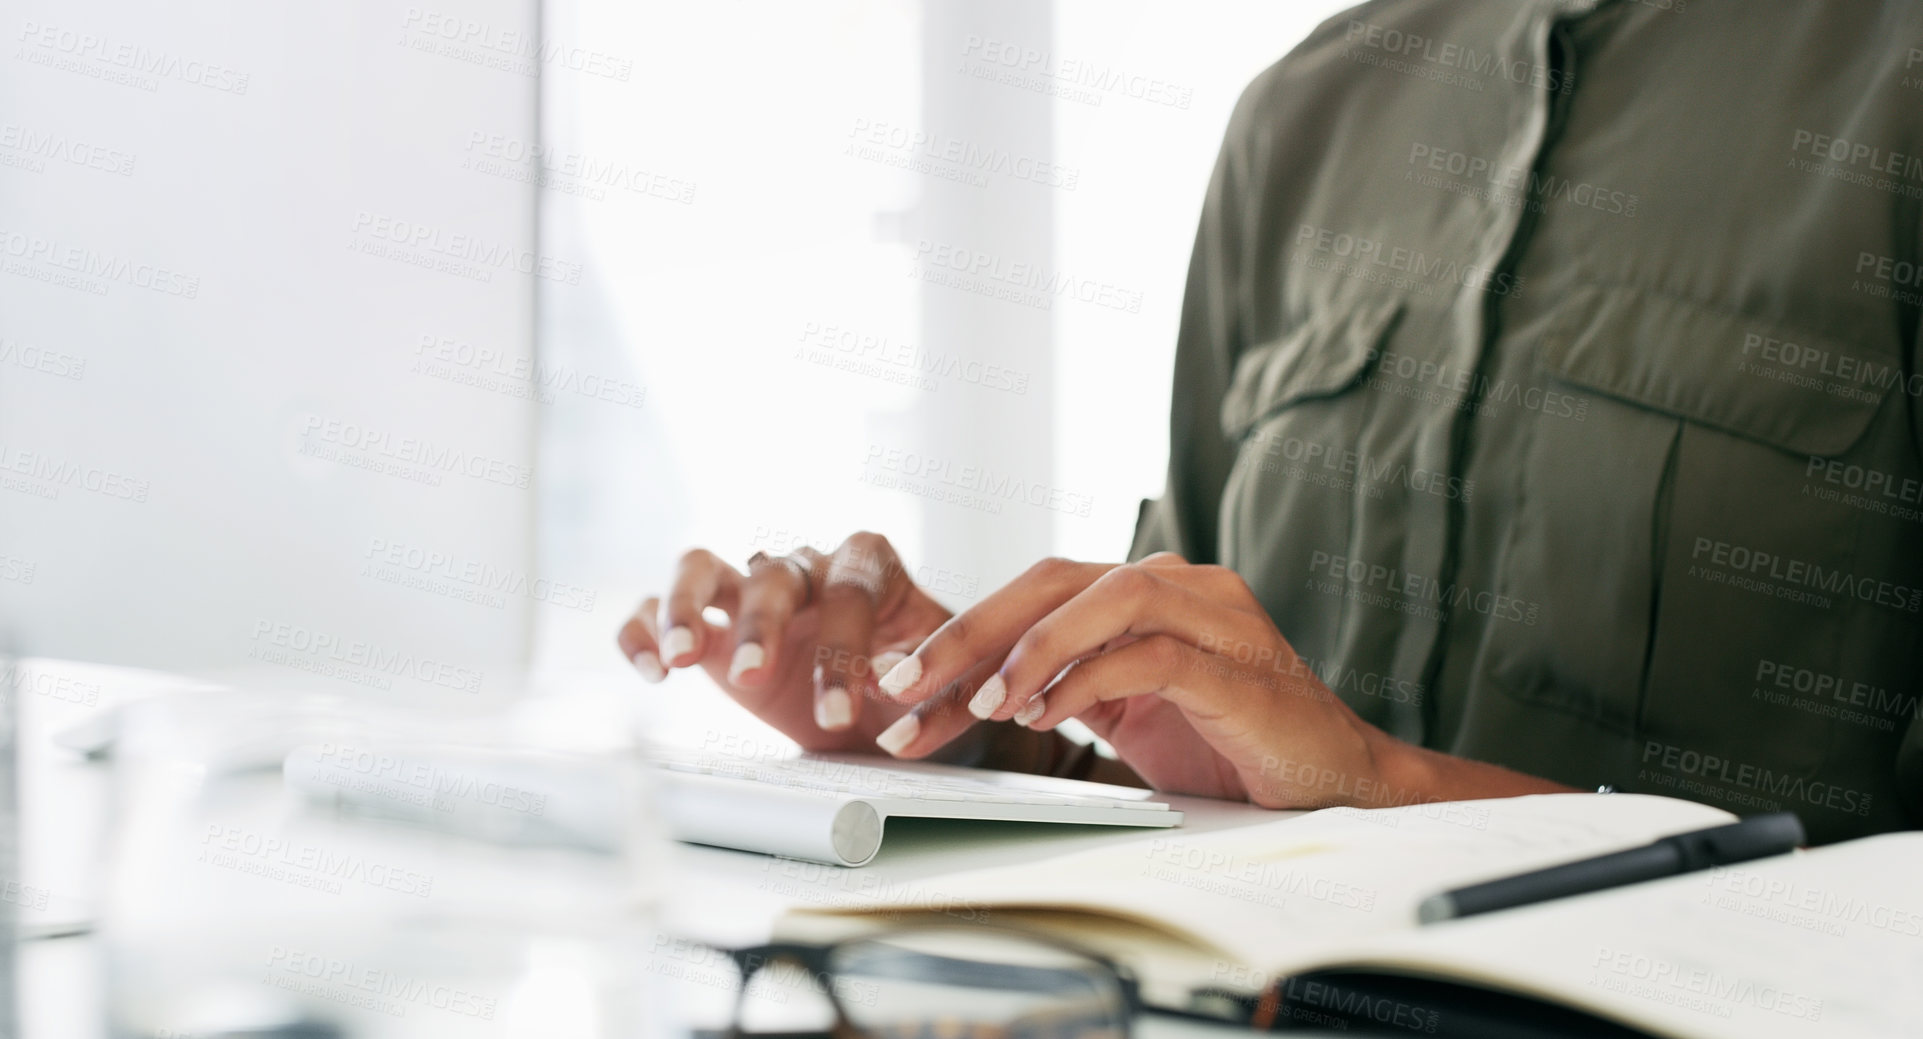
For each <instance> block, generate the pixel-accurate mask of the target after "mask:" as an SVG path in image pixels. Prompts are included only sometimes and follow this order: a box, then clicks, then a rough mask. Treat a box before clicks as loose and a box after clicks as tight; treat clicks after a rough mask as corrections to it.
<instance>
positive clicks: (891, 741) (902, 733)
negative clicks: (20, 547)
mask: <svg viewBox="0 0 1923 1039" xmlns="http://www.w3.org/2000/svg"><path fill="white" fill-rule="evenodd" d="M911 659H912V658H911ZM920 732H921V719H920V718H917V717H915V716H914V715H913V714H912V713H911V714H904V715H902V716H901V717H899V718H897V719H895V724H893V725H890V726H889V727H887V728H886V729H883V730H881V735H879V736H876V737H875V746H877V747H880V748H881V749H883V750H885V751H887V752H888V753H890V754H900V753H901V749H902V748H903V747H906V746H908V744H910V743H912V742H914V739H915V736H916V735H918V734H919V733H920Z"/></svg>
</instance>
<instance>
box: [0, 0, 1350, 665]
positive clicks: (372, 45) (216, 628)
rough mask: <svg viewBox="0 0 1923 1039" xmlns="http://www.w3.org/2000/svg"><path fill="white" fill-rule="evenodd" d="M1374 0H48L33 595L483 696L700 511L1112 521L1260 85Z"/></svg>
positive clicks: (24, 37) (1011, 544)
mask: <svg viewBox="0 0 1923 1039" xmlns="http://www.w3.org/2000/svg"><path fill="white" fill-rule="evenodd" d="M1339 6H1340V5H1339V4H1337V3H1333V2H1329V0H1298V2H1290V3H1272V2H1255V0H1217V2H1212V3H1195V4H1186V3H1185V4H1179V5H1178V4H1175V3H1171V2H1166V0H1155V2H1147V0H1136V2H1102V3H1097V2H1094V0H1060V2H1057V3H1052V4H1050V3H1039V2H1029V0H1000V2H961V0H928V2H926V3H923V2H916V0H813V2H809V3H805V4H791V3H774V2H770V0H721V2H717V3H712V4H700V5H687V4H664V3H654V2H643V3H617V2H613V0H548V2H546V3H544V4H537V3H536V2H535V0H478V2H466V3H463V4H461V5H459V6H458V8H457V7H455V6H454V5H451V4H450V5H444V6H440V7H436V6H433V5H432V4H430V3H426V2H421V0H409V2H378V0H377V2H367V3H356V4H352V5H345V6H341V5H334V6H321V7H311V8H285V7H267V6H263V5H254V4H246V3H242V2H240V0H222V2H198V3H187V4H181V5H173V6H170V7H167V8H165V9H161V8H154V7H152V6H151V5H144V4H137V3H132V2H130V0H81V2H75V3H61V4H55V3H51V2H47V0H32V2H28V3H25V4H21V5H15V7H14V8H13V10H12V13H10V14H9V15H8V16H7V18H8V20H7V21H6V22H5V23H4V24H3V25H0V31H4V32H5V33H6V48H5V50H4V52H0V96H3V97H5V98H6V104H5V105H4V106H3V107H0V264H3V266H0V627H3V628H4V629H5V631H6V632H8V633H10V634H11V637H12V639H13V641H14V642H15V643H16V644H17V645H18V646H19V648H21V649H23V650H25V651H27V652H32V653H39V654H45V655H56V656H71V657H81V658H87V659H94V660H102V661H112V662H121V663H137V664H148V665H154V666H162V667H170V668H181V669H189V670H199V671H219V670H231V669H233V668H243V667H244V668H254V669H256V670H262V671H263V673H264V674H266V675H267V676H270V678H271V679H273V680H278V681H284V682H285V683H287V684H302V685H311V684H319V685H321V686H322V687H348V686H352V687H357V688H372V689H375V690H393V691H396V692H397V693H399V694H404V695H410V696H430V695H431V696H437V697H438V696H450V697H455V698H457V699H458V698H461V697H468V696H471V695H472V693H471V689H472V688H473V687H474V686H477V685H478V686H480V687H482V688H483V689H504V688H509V687H511V686H513V685H514V684H516V682H517V677H518V676H517V672H518V670H519V669H520V668H521V667H522V665H524V664H525V663H526V662H527V661H528V660H529V659H530V655H531V654H530V633H531V632H537V631H538V632H539V633H540V635H541V638H540V642H539V652H538V654H534V656H535V658H536V659H537V660H538V662H539V663H541V664H542V665H545V666H550V667H559V668H570V669H571V668H576V667H589V668H596V669H607V670H609V671H613V670H618V669H620V668H622V667H623V662H622V661H620V660H619V658H618V656H617V655H616V654H615V653H614V652H613V650H612V648H611V645H612V632H613V630H614V628H615V626H616V625H617V624H618V623H619V622H620V620H621V618H623V617H624V616H625V615H626V614H627V613H628V612H629V611H630V610H631V609H632V607H633V605H634V603H635V601H636V600H638V599H639V598H640V597H641V596H642V595H644V594H647V593H648V592H650V591H655V590H659V589H660V588H661V586H662V585H663V584H664V583H665V580H666V578H667V574H668V567H669V565H670V564H671V563H672V561H673V559H674V557H675V555H676V553H678V552H679V551H680V550H681V549H682V548H684V547H686V546H689V545H693V544H703V545H707V546H709V547H711V548H713V549H715V550H716V551H718V552H720V553H722V554H723V555H724V556H726V557H728V558H730V559H736V560H740V559H743V558H745V557H746V556H747V555H748V554H749V553H751V552H753V551H755V550H757V549H767V550H770V551H786V550H790V549H792V548H794V547H796V546H797V545H799V544H802V543H810V544H816V545H821V546H830V545H832V544H834V543H835V542H836V541H838V540H839V539H840V538H841V537H842V536H844V535H845V534H847V533H849V532H850V531H853V530H855V529H857V528H864V527H865V528H870V529H876V530H881V531H883V532H885V533H887V534H888V535H889V536H890V537H891V538H893V539H894V540H895V541H896V542H897V544H898V545H899V546H900V547H901V549H902V550H903V552H904V554H905V555H906V556H907V557H908V559H909V561H910V563H911V564H912V565H913V566H914V567H915V569H916V572H917V573H918V574H919V576H921V577H922V579H923V581H924V583H925V584H927V585H928V586H929V587H930V588H931V589H932V590H933V591H934V592H935V593H936V594H937V595H938V596H940V597H941V598H943V599H944V600H946V601H947V602H949V603H950V604H951V605H954V606H958V607H959V606H965V605H967V604H969V603H971V602H973V601H975V600H976V599H978V598H980V596H982V595H984V594H986V593H987V592H988V591H990V590H992V589H993V588H994V587H995V586H997V585H998V584H1000V583H1001V582H1002V581H1005V580H1006V579H1008V578H1009V577H1010V576H1012V575H1013V574H1015V573H1017V572H1019V571H1020V569H1021V568H1023V567H1024V566H1026V565H1028V563H1030V562H1031V561H1033V559H1034V558H1036V557H1037V556H1039V555H1042V554H1045V553H1048V552H1057V553H1062V554H1068V555H1075V556H1081V557H1085V558H1109V559H1113V558H1117V557H1119V556H1120V555H1121V554H1122V552H1123V551H1124V550H1125V548H1126V545H1127V539H1128V532H1129V529H1130V527H1131V525H1132V523H1133V521H1134V517H1135V511H1136V503H1137V501H1138V499H1140V498H1141V497H1144V496H1147V495H1153V494H1156V493H1159V491H1160V488H1161V482H1162V475H1163V473H1162V470H1163V454H1164V452H1165V450H1166V444H1165V442H1164V437H1165V432H1164V431H1165V425H1166V416H1167V410H1168V375H1169V367H1170V360H1171V353H1172V349H1173V344H1174V333H1175V314H1176V311H1177V307H1178V305H1179V300H1180V292H1181V285H1182V280H1183V270H1184V268H1185V266H1186V263H1187V258H1188V252H1189V245H1190V239H1191V236H1192V234H1193V228H1194V222H1195V215H1196V213H1197V212H1198V210H1199V206H1200V202H1201V197H1202V191H1203V187H1204V185H1205V183H1206V180H1207V176H1208V171H1209V169H1210V166H1211V164H1212V162H1213V158H1214V155H1215V151H1216V148H1217V145H1218V142H1219V138H1220V135H1221V132H1222V128H1223V126H1224V125H1225V123H1226V120H1227V117H1228V112H1229V109H1230V107H1231V106H1232V105H1233V103H1234V100H1235V98H1236V96H1237V94H1238V93H1239V92H1240V90H1241V88H1242V86H1243V85H1244V84H1245V83H1246V82H1247V80H1248V79H1249V77H1250V76H1252V75H1253V74H1254V73H1255V72H1257V71H1259V70H1260V69H1261V68H1262V67H1263V66H1265V65H1267V64H1268V63H1269V62H1271V61H1273V60H1275V59H1276V58H1277V57H1279V56H1280V55H1281V54H1283V53H1284V52H1286V51H1287V50H1288V49H1289V48H1290V47H1291V46H1293V45H1294V44H1295V42H1296V41H1297V40H1298V39H1299V38H1300V37H1301V36H1302V34H1303V33H1305V32H1307V31H1308V29H1309V28H1310V27H1311V26H1312V25H1313V24H1314V23H1315V22H1316V21H1318V20H1320V19H1321V18H1323V17H1325V16H1327V15H1328V14H1329V13H1331V12H1333V11H1334V10H1335V9H1336V8H1337V7H1339ZM537 33H538V34H539V35H537ZM537 41H538V42H537ZM537 77H538V78H537ZM537 91H538V93H537ZM1032 281H1039V282H1041V283H1044V284H1046V285H1050V286H1054V287H1055V288H1057V289H1063V290H1065V291H1054V292H1050V291H1048V290H1046V289H1045V290H1044V291H1042V292H1041V293H1039V294H1038V293H1036V292H1034V291H1032V287H1031V288H1024V287H1023V283H1024V282H1032ZM1011 287H1012V289H1013V290H1014V291H1009V290H1010V289H1011ZM537 333H538V340H539V343H540V350H539V352H538V353H537V352H536V351H535V349H534V345H533V344H534V343H535V342H536V339H537ZM984 488H986V489H987V491H988V492H987V493H983V490H984ZM996 488H1000V490H999V491H997V490H996ZM1010 488H1013V489H1015V493H1009V489H1010ZM537 531H538V533H539V551H538V552H536V551H535V549H534V548H533V547H532V546H533V544H534V540H535V536H536V533H537Z"/></svg>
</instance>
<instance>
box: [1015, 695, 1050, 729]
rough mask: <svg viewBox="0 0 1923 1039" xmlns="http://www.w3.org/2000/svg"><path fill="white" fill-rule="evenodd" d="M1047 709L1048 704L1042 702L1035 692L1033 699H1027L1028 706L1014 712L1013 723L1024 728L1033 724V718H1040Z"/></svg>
mask: <svg viewBox="0 0 1923 1039" xmlns="http://www.w3.org/2000/svg"><path fill="white" fill-rule="evenodd" d="M1047 710H1048V704H1046V703H1043V702H1042V698H1041V695H1040V694H1037V695H1036V697H1035V699H1033V700H1030V701H1028V706H1026V707H1024V708H1022V709H1021V710H1019V711H1016V712H1015V724H1017V725H1019V726H1021V727H1022V728H1024V729H1026V728H1028V727H1029V726H1030V725H1033V724H1035V719H1037V718H1040V717H1041V716H1042V714H1043V712H1045V711H1047Z"/></svg>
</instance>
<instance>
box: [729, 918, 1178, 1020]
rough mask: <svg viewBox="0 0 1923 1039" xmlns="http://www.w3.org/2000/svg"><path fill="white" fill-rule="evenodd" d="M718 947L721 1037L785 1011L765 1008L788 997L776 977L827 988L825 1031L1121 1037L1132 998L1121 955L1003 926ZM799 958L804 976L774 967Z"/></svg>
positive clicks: (1133, 1009)
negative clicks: (729, 986) (724, 1023)
mask: <svg viewBox="0 0 1923 1039" xmlns="http://www.w3.org/2000/svg"><path fill="white" fill-rule="evenodd" d="M724 951H725V953H726V955H727V957H728V958H729V959H731V960H732V961H733V962H734V965H735V968H736V970H737V971H738V972H739V973H740V976H741V987H740V989H739V990H738V993H737V996H736V1004H735V1015H734V1023H733V1025H732V1027H731V1028H730V1029H729V1030H728V1031H726V1032H724V1033H720V1034H721V1035H724V1036H727V1037H729V1039H741V1037H744V1036H750V1035H767V1034H769V1033H767V1032H762V1031H752V1032H751V1031H749V1030H747V1027H745V1026H749V1025H759V1024H762V1023H764V1022H766V1021H767V1019H768V1018H769V1017H770V1016H772V1017H774V1018H776V1019H779V1018H780V1017H782V1016H792V1015H782V1014H780V1013H779V1012H778V1011H777V1012H775V1013H773V1014H770V1011H771V1010H772V1009H774V1008H772V1007H770V1006H768V1004H780V1003H785V1001H786V999H785V997H786V995H787V992H786V991H783V989H784V988H788V986H794V985H800V984H806V985H808V986H811V987H813V988H814V989H815V990H816V991H818V992H820V993H821V994H823V995H824V996H826V997H827V1001H828V1003H829V1004H830V1005H831V1006H832V1007H833V1010H834V1014H835V1024H834V1028H833V1030H832V1031H830V1032H827V1033H825V1034H827V1035H830V1036H833V1037H836V1039H854V1037H862V1039H1128V1035H1129V1022H1130V1021H1131V1020H1132V1019H1133V1017H1134V1016H1135V1014H1136V1013H1137V1012H1138V1011H1139V1010H1140V1009H1141V1005H1140V998H1139V996H1138V994H1137V986H1136V983H1135V981H1134V980H1133V979H1132V978H1131V977H1130V976H1129V975H1128V973H1127V971H1126V970H1125V969H1124V968H1122V967H1121V966H1120V965H1119V964H1116V963H1114V962H1113V961H1111V960H1108V959H1106V958H1104V957H1102V956H1100V955H1097V954H1095V953H1092V952H1089V951H1087V950H1083V949H1079V948H1076V947H1074V946H1072V945H1069V944H1066V943H1063V942H1059V941H1056V940H1054V939H1052V938H1049V937H1046V936H1043V935H1038V934H1033V933H1030V932H1026V931H1018V930H1012V929H1003V928H989V927H963V926H922V927H907V928H901V929H897V930H890V931H883V932H880V933H877V934H872V935H864V936H862V937H859V938H854V939H850V940H847V941H842V942H834V943H830V944H826V945H813V944H803V943H789V942H779V943H773V944H769V945H757V946H753V947H750V948H743V949H728V950H724ZM796 970H799V971H802V972H805V974H806V975H807V977H806V979H805V981H804V979H798V978H795V977H794V976H793V974H792V973H788V974H787V976H786V977H785V978H784V977H781V975H782V974H783V973H784V971H786V972H792V971H796ZM758 979H759V981H760V983H759V984H758V983H757V980H758ZM784 981H785V982H786V983H787V985H784V984H783V982H784ZM788 991H792V989H791V988H789V989H788ZM755 1018H761V1019H762V1021H755V1020H754V1019H755ZM783 1034H784V1035H786V1036H789V1037H791V1039H792V1037H796V1036H799V1035H802V1034H811V1035H812V1034H824V1033H795V1032H788V1033H783Z"/></svg>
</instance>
